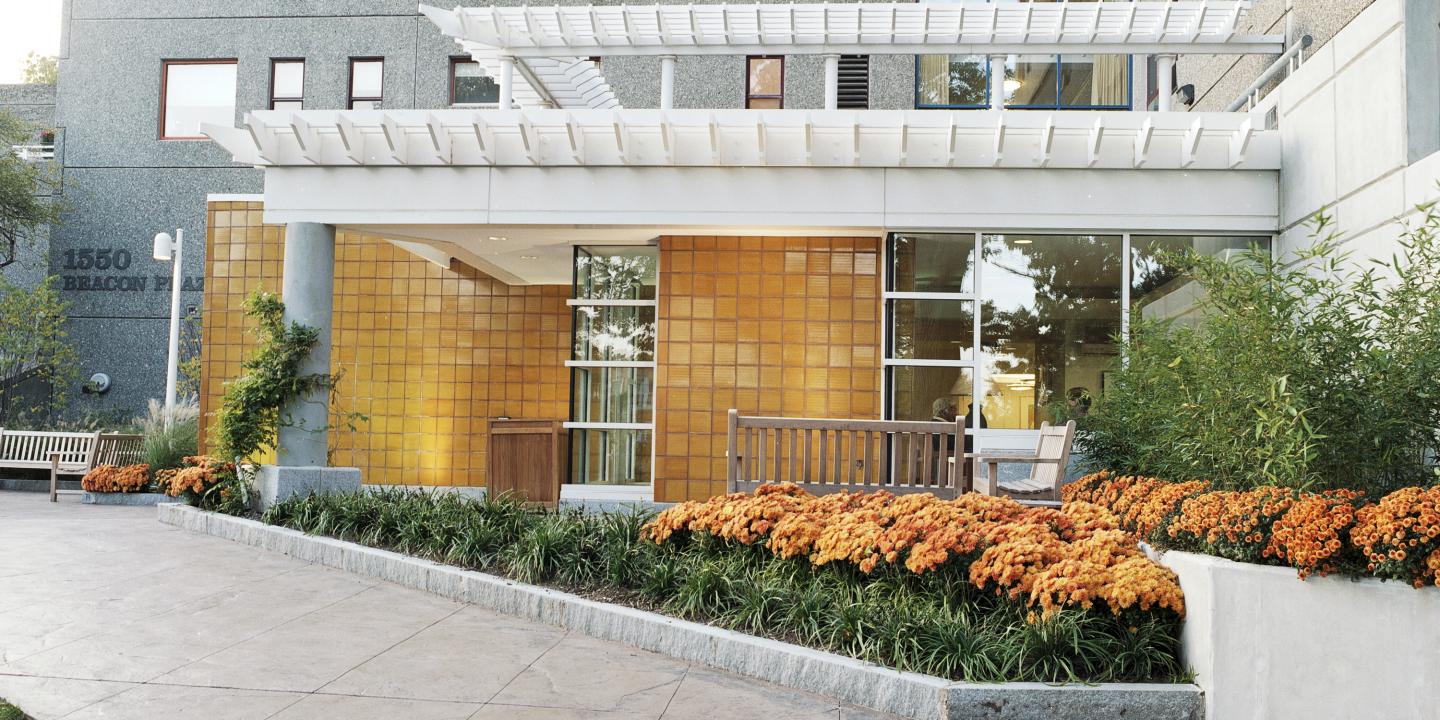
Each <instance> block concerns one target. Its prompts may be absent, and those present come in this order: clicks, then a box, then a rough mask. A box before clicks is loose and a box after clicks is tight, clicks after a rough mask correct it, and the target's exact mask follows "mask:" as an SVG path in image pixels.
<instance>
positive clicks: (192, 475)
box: [156, 455, 235, 497]
mask: <svg viewBox="0 0 1440 720" xmlns="http://www.w3.org/2000/svg"><path fill="white" fill-rule="evenodd" d="M234 469H235V466H234V465H233V464H231V463H218V462H216V461H215V460H214V459H212V458H209V457H205V456H203V455H197V456H192V457H187V458H185V467H183V468H180V469H179V470H173V471H170V472H165V473H163V474H157V478H156V479H158V480H161V481H162V482H164V483H165V484H164V485H163V486H162V489H163V490H164V492H165V494H166V495H169V496H170V497H180V496H181V495H183V494H185V493H187V492H188V493H194V494H196V495H202V494H204V493H205V491H206V490H208V489H210V488H211V487H212V486H214V485H215V483H218V482H220V480H221V479H222V478H223V476H224V475H225V474H227V473H231V472H234Z"/></svg>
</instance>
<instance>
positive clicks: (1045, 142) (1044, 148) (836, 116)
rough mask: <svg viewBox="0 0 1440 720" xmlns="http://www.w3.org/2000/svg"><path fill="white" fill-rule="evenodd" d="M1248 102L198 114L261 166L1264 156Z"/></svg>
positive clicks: (1267, 160)
mask: <svg viewBox="0 0 1440 720" xmlns="http://www.w3.org/2000/svg"><path fill="white" fill-rule="evenodd" d="M1257 127H1263V123H1256V122H1255V120H1254V118H1252V117H1251V116H1250V115H1249V114H1248V113H1148V112H1127V111H1115V112H1039V111H973V110H971V111H964V110H962V111H941V110H919V111H916V110H909V111H905V110H896V111H884V110H590V109H586V110H559V109H555V110H551V109H525V110H510V111H504V110H484V111H475V110H464V109H453V110H394V111H378V110H353V111H326V110H306V111H303V112H300V113H293V112H288V111H279V110H265V111H258V112H254V113H251V114H249V115H247V116H246V118H245V122H244V123H243V124H242V125H241V127H240V128H232V127H226V126H218V125H207V126H205V128H204V130H205V133H206V134H207V135H209V136H210V137H211V138H213V139H214V140H215V141H216V142H219V143H220V144H221V145H222V146H224V147H225V148H226V149H227V150H229V151H230V152H231V153H232V154H233V155H234V157H235V160H236V161H237V162H242V163H246V164H251V165H258V166H310V165H325V166H355V165H363V166H377V167H384V166H410V167H418V166H436V165H457V166H522V167H524V166H539V167H606V166H632V167H641V166H685V167H932V168H993V167H998V168H1124V169H1133V168H1142V167H1143V168H1145V169H1147V170H1150V169H1158V170H1164V169H1172V170H1228V169H1246V170H1274V169H1278V168H1279V166H1280V137H1279V133H1278V132H1277V131H1274V130H1259V129H1257Z"/></svg>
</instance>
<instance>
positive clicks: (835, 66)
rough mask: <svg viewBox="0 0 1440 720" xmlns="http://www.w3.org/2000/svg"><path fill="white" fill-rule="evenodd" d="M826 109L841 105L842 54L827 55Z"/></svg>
mask: <svg viewBox="0 0 1440 720" xmlns="http://www.w3.org/2000/svg"><path fill="white" fill-rule="evenodd" d="M824 58H825V109H826V110H834V109H836V108H838V107H840V56H839V55H825V56H824Z"/></svg>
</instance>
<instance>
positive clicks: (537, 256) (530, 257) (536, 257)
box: [520, 255, 540, 260]
mask: <svg viewBox="0 0 1440 720" xmlns="http://www.w3.org/2000/svg"><path fill="white" fill-rule="evenodd" d="M520 259H521V260H539V259H540V256H539V255H521V256H520Z"/></svg>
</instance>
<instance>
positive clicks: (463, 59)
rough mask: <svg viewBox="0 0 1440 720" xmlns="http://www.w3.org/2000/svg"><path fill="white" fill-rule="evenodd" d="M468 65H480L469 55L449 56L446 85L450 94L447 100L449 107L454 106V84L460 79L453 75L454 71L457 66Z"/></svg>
mask: <svg viewBox="0 0 1440 720" xmlns="http://www.w3.org/2000/svg"><path fill="white" fill-rule="evenodd" d="M469 63H474V64H476V65H479V64H480V63H479V62H478V61H477V60H475V58H472V57H470V56H469V55H451V56H450V82H449V83H448V84H449V86H450V93H449V94H450V99H449V104H450V105H454V104H455V83H456V82H458V81H459V79H460V78H459V76H457V75H456V74H455V69H456V67H457V66H459V65H465V64H469Z"/></svg>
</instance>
